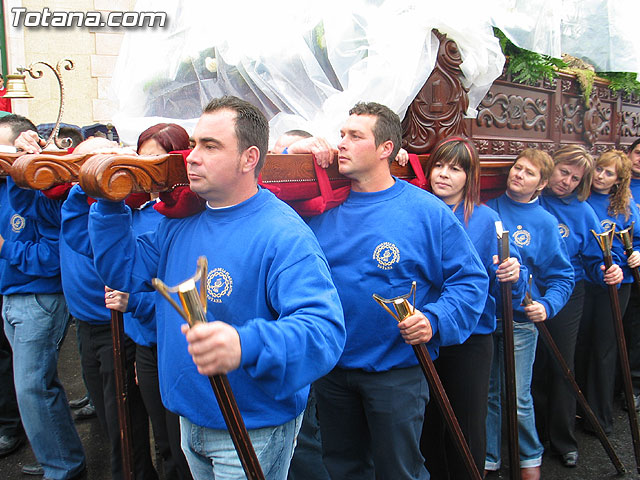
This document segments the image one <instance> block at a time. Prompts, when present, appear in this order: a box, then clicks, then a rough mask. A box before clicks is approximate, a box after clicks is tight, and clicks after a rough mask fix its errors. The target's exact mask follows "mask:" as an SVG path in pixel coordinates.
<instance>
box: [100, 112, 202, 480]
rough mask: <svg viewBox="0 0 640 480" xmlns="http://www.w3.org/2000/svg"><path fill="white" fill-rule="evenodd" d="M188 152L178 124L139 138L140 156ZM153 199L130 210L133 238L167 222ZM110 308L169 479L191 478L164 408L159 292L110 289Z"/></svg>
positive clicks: (176, 427) (173, 420) (175, 426)
mask: <svg viewBox="0 0 640 480" xmlns="http://www.w3.org/2000/svg"><path fill="white" fill-rule="evenodd" d="M188 148H189V134H188V133H187V131H186V130H185V129H184V128H182V127H181V126H180V125H177V124H175V123H159V124H157V125H154V126H152V127H149V128H147V129H146V130H145V131H144V132H142V133H141V134H140V137H139V138H138V148H137V151H138V154H140V155H164V154H167V153H169V152H172V151H176V150H186V149H188ZM154 204H155V201H149V202H146V203H144V204H143V205H141V206H140V207H138V208H131V221H132V226H133V232H134V234H135V235H142V234H143V233H145V232H150V231H153V230H155V229H156V227H157V225H158V223H160V220H161V219H162V218H163V217H162V215H161V214H160V213H159V212H158V211H157V210H155V209H154V208H153V206H154ZM105 290H106V294H105V303H106V306H107V308H111V309H114V310H120V311H122V312H125V313H124V322H125V325H126V327H127V334H128V335H129V337H131V339H132V340H133V341H134V342H135V343H136V363H135V368H136V378H137V379H138V386H139V387H140V394H141V395H142V400H143V401H144V406H145V408H146V409H147V413H148V414H149V418H150V420H151V424H152V425H153V439H154V441H155V445H156V448H157V450H158V452H159V453H160V456H161V457H162V459H163V460H164V462H163V463H164V469H163V470H164V475H165V478H166V479H167V480H178V479H179V480H187V479H191V472H190V471H189V465H188V464H187V460H186V459H185V458H184V453H183V452H182V449H181V448H180V418H179V417H178V416H177V415H176V414H175V413H173V412H171V411H170V410H167V409H166V408H165V407H164V405H163V404H162V398H161V396H160V385H159V382H158V347H157V332H156V311H155V294H154V293H153V292H138V293H131V294H129V293H125V292H120V291H118V290H113V289H111V288H106V289H105Z"/></svg>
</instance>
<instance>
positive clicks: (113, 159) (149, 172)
mask: <svg viewBox="0 0 640 480" xmlns="http://www.w3.org/2000/svg"><path fill="white" fill-rule="evenodd" d="M188 183H189V182H188V180H187V173H186V170H185V167H184V160H183V158H182V155H178V154H169V155H158V156H135V155H114V154H100V155H93V156H92V157H91V158H90V159H88V160H87V161H86V162H85V163H84V165H83V166H82V169H81V170H80V184H81V185H82V188H83V190H84V191H85V192H86V193H87V194H88V195H89V196H91V197H94V198H106V199H108V200H112V201H120V200H124V199H125V198H126V197H127V195H129V194H130V193H135V192H147V193H149V192H162V191H167V190H171V189H172V188H174V187H176V186H178V185H186V184H188Z"/></svg>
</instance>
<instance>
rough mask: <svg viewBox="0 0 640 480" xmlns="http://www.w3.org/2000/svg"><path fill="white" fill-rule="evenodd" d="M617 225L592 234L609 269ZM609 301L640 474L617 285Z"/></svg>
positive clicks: (612, 287) (639, 438)
mask: <svg viewBox="0 0 640 480" xmlns="http://www.w3.org/2000/svg"><path fill="white" fill-rule="evenodd" d="M615 229H616V227H615V225H614V226H612V227H611V229H610V230H608V231H606V232H604V233H600V234H598V233H596V232H594V231H593V230H591V233H593V235H594V236H595V237H596V240H597V241H598V244H599V245H600V248H601V249H602V253H603V257H604V266H605V268H606V269H609V267H611V265H613V259H612V258H611V244H612V243H613V239H614V235H615ZM609 300H610V302H611V313H612V317H613V327H614V328H615V331H616V340H617V342H618V358H619V360H620V367H621V368H622V383H623V385H624V397H625V400H626V402H627V406H628V407H629V408H627V413H628V415H629V427H630V429H631V439H632V440H633V453H634V455H635V459H636V470H637V471H638V473H640V431H638V415H637V413H636V409H635V408H634V405H635V403H634V399H633V387H632V385H631V371H630V368H629V357H628V356H627V343H626V342H625V339H624V328H623V326H622V313H621V311H620V300H619V299H618V290H617V288H616V286H615V285H609Z"/></svg>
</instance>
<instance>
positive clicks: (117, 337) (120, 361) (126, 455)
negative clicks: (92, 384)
mask: <svg viewBox="0 0 640 480" xmlns="http://www.w3.org/2000/svg"><path fill="white" fill-rule="evenodd" d="M111 338H112V340H113V370H114V376H115V380H116V404H117V407H118V422H119V423H120V451H121V453H122V471H123V474H124V478H125V479H126V480H133V479H134V478H135V475H134V473H133V448H132V445H131V416H130V415H129V401H128V398H127V393H128V392H127V381H126V378H127V367H126V364H127V352H126V349H125V344H124V321H123V316H122V312H119V311H117V310H111Z"/></svg>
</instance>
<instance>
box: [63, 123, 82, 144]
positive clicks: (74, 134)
mask: <svg viewBox="0 0 640 480" xmlns="http://www.w3.org/2000/svg"><path fill="white" fill-rule="evenodd" d="M58 138H69V139H70V140H71V145H69V147H70V148H71V147H77V146H78V145H80V144H81V143H82V141H83V140H84V137H83V136H82V132H81V131H80V129H78V128H75V127H60V130H58Z"/></svg>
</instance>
